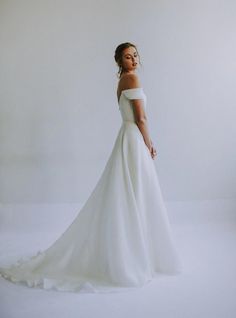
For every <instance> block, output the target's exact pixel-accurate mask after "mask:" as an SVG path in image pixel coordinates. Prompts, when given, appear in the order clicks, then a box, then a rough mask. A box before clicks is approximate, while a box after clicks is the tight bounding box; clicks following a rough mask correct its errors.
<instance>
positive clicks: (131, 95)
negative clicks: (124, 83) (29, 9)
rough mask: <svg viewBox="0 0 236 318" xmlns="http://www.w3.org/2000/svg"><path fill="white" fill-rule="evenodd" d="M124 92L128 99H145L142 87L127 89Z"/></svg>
mask: <svg viewBox="0 0 236 318" xmlns="http://www.w3.org/2000/svg"><path fill="white" fill-rule="evenodd" d="M123 92H124V95H125V97H126V98H128V99H144V93H143V89H142V87H137V88H129V89H125V90H124V91H123Z"/></svg>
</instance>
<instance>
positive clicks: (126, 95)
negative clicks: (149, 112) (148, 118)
mask: <svg viewBox="0 0 236 318" xmlns="http://www.w3.org/2000/svg"><path fill="white" fill-rule="evenodd" d="M133 99H142V100H143V102H144V103H143V104H144V108H145V109H146V101H147V97H146V95H145V94H144V91H143V88H142V87H137V88H129V89H124V90H123V91H122V92H121V95H120V99H119V102H118V103H119V110H120V112H121V117H122V119H123V121H132V122H135V118H134V111H133V107H132V104H131V100H133Z"/></svg>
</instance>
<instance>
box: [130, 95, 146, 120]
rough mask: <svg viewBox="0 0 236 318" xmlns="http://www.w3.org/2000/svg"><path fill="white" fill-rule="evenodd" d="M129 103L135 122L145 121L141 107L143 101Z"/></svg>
mask: <svg viewBox="0 0 236 318" xmlns="http://www.w3.org/2000/svg"><path fill="white" fill-rule="evenodd" d="M131 103H132V106H133V109H134V118H135V121H139V122H140V121H143V120H145V119H146V113H145V110H144V107H143V99H131Z"/></svg>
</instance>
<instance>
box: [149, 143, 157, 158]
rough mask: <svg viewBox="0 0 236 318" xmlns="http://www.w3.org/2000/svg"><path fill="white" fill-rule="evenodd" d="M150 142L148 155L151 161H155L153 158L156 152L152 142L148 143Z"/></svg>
mask: <svg viewBox="0 0 236 318" xmlns="http://www.w3.org/2000/svg"><path fill="white" fill-rule="evenodd" d="M150 142H151V146H150V147H149V151H150V154H151V156H152V159H155V156H156V155H157V151H156V149H155V147H154V145H153V143H152V141H150Z"/></svg>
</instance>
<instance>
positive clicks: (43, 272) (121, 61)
mask: <svg viewBox="0 0 236 318" xmlns="http://www.w3.org/2000/svg"><path fill="white" fill-rule="evenodd" d="M115 61H116V62H117V64H118V66H119V75H120V79H119V83H118V88H117V98H118V104H119V110H120V113H121V117H122V125H121V127H120V130H119V133H118V136H117V138H116V141H115V144H114V146H113V149H112V152H111V155H110V157H109V159H108V161H107V163H106V165H105V168H104V171H103V173H102V175H101V177H100V179H99V181H98V182H97V184H96V186H95V188H94V190H93V191H92V193H91V195H90V196H89V198H88V200H87V201H86V203H85V204H84V206H83V207H82V209H81V210H80V211H79V213H78V215H77V217H76V218H75V220H74V221H73V223H72V224H71V225H70V226H69V227H68V228H67V229H66V231H65V232H64V233H63V234H62V235H61V236H60V237H59V238H58V239H57V240H56V241H55V242H54V243H53V244H52V245H51V246H50V247H49V248H48V249H46V250H45V251H43V252H41V251H39V252H38V254H37V255H36V256H33V257H31V258H30V259H28V260H24V261H19V262H18V263H17V264H15V265H12V266H11V267H9V268H0V273H1V275H2V276H3V277H4V278H6V279H9V280H10V281H12V282H15V283H23V284H27V285H28V286H30V287H40V288H44V289H56V290H59V291H73V292H116V291H120V290H123V289H125V290H127V289H133V288H136V287H141V286H143V285H144V284H146V283H147V282H149V281H151V280H152V279H153V277H154V276H156V275H158V274H176V273H178V272H180V271H181V263H180V259H179V257H178V254H177V252H176V249H175V245H174V241H173V238H172V234H171V230H170V225H169V220H168V217H167V213H166V208H165V205H164V202H163V198H162V194H161V190H160V187H159V182H158V178H157V174H156V170H155V166H154V162H153V159H154V158H155V156H156V150H155V148H154V146H153V144H152V141H151V139H150V136H149V132H148V127H147V118H146V113H145V109H146V95H145V94H144V92H143V88H142V87H141V86H140V83H139V80H138V77H137V75H136V68H137V67H138V64H139V55H138V51H137V48H136V46H135V45H134V44H132V43H122V44H120V45H119V46H118V47H117V48H116V50H115Z"/></svg>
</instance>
